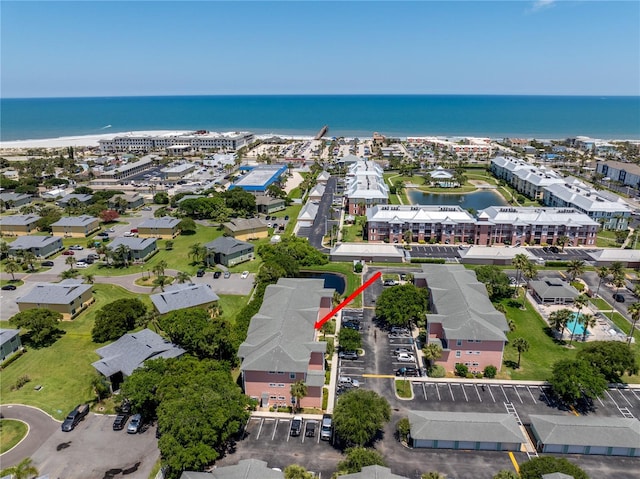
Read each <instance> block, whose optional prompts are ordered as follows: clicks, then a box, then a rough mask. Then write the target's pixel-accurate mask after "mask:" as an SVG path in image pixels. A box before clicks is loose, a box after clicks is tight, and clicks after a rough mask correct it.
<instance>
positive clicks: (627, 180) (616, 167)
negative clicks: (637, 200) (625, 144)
mask: <svg viewBox="0 0 640 479" xmlns="http://www.w3.org/2000/svg"><path fill="white" fill-rule="evenodd" d="M596 172H597V173H601V174H603V175H604V177H605V178H609V179H610V180H611V181H619V182H620V183H622V184H623V185H625V186H631V187H633V188H640V166H638V165H636V164H635V163H623V162H621V161H599V162H598V163H597V165H596Z"/></svg>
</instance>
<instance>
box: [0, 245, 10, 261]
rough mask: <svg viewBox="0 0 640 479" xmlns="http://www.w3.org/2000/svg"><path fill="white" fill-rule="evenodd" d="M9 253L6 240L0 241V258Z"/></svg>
mask: <svg viewBox="0 0 640 479" xmlns="http://www.w3.org/2000/svg"><path fill="white" fill-rule="evenodd" d="M8 255H9V245H8V244H7V242H6V241H0V259H4V258H6V257H7V256H8Z"/></svg>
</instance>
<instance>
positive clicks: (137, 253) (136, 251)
mask: <svg viewBox="0 0 640 479" xmlns="http://www.w3.org/2000/svg"><path fill="white" fill-rule="evenodd" d="M121 245H124V246H125V247H127V248H128V249H129V258H128V259H129V261H145V260H146V259H148V258H149V257H150V256H153V255H154V254H155V253H156V252H157V251H158V245H157V242H156V239H155V238H115V239H114V240H113V241H112V242H111V243H109V244H107V249H109V250H111V251H115V250H117V249H118V248H119V247H120V246H121Z"/></svg>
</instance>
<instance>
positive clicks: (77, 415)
mask: <svg viewBox="0 0 640 479" xmlns="http://www.w3.org/2000/svg"><path fill="white" fill-rule="evenodd" d="M87 414H89V405H88V404H79V405H78V406H76V407H75V408H74V409H73V411H71V412H70V413H69V414H68V415H67V418H66V419H65V420H64V422H63V423H62V430H63V431H64V432H69V431H71V430H73V428H74V427H76V426H77V425H78V423H79V422H80V421H82V420H83V419H84V417H85V416H86V415H87Z"/></svg>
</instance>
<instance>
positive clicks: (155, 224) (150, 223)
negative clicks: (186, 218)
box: [138, 216, 180, 228]
mask: <svg viewBox="0 0 640 479" xmlns="http://www.w3.org/2000/svg"><path fill="white" fill-rule="evenodd" d="M178 223H180V220H179V219H178V218H173V217H172V216H163V217H162V218H149V219H148V220H144V221H143V222H142V223H140V224H139V225H138V228H175V227H176V226H178Z"/></svg>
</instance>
